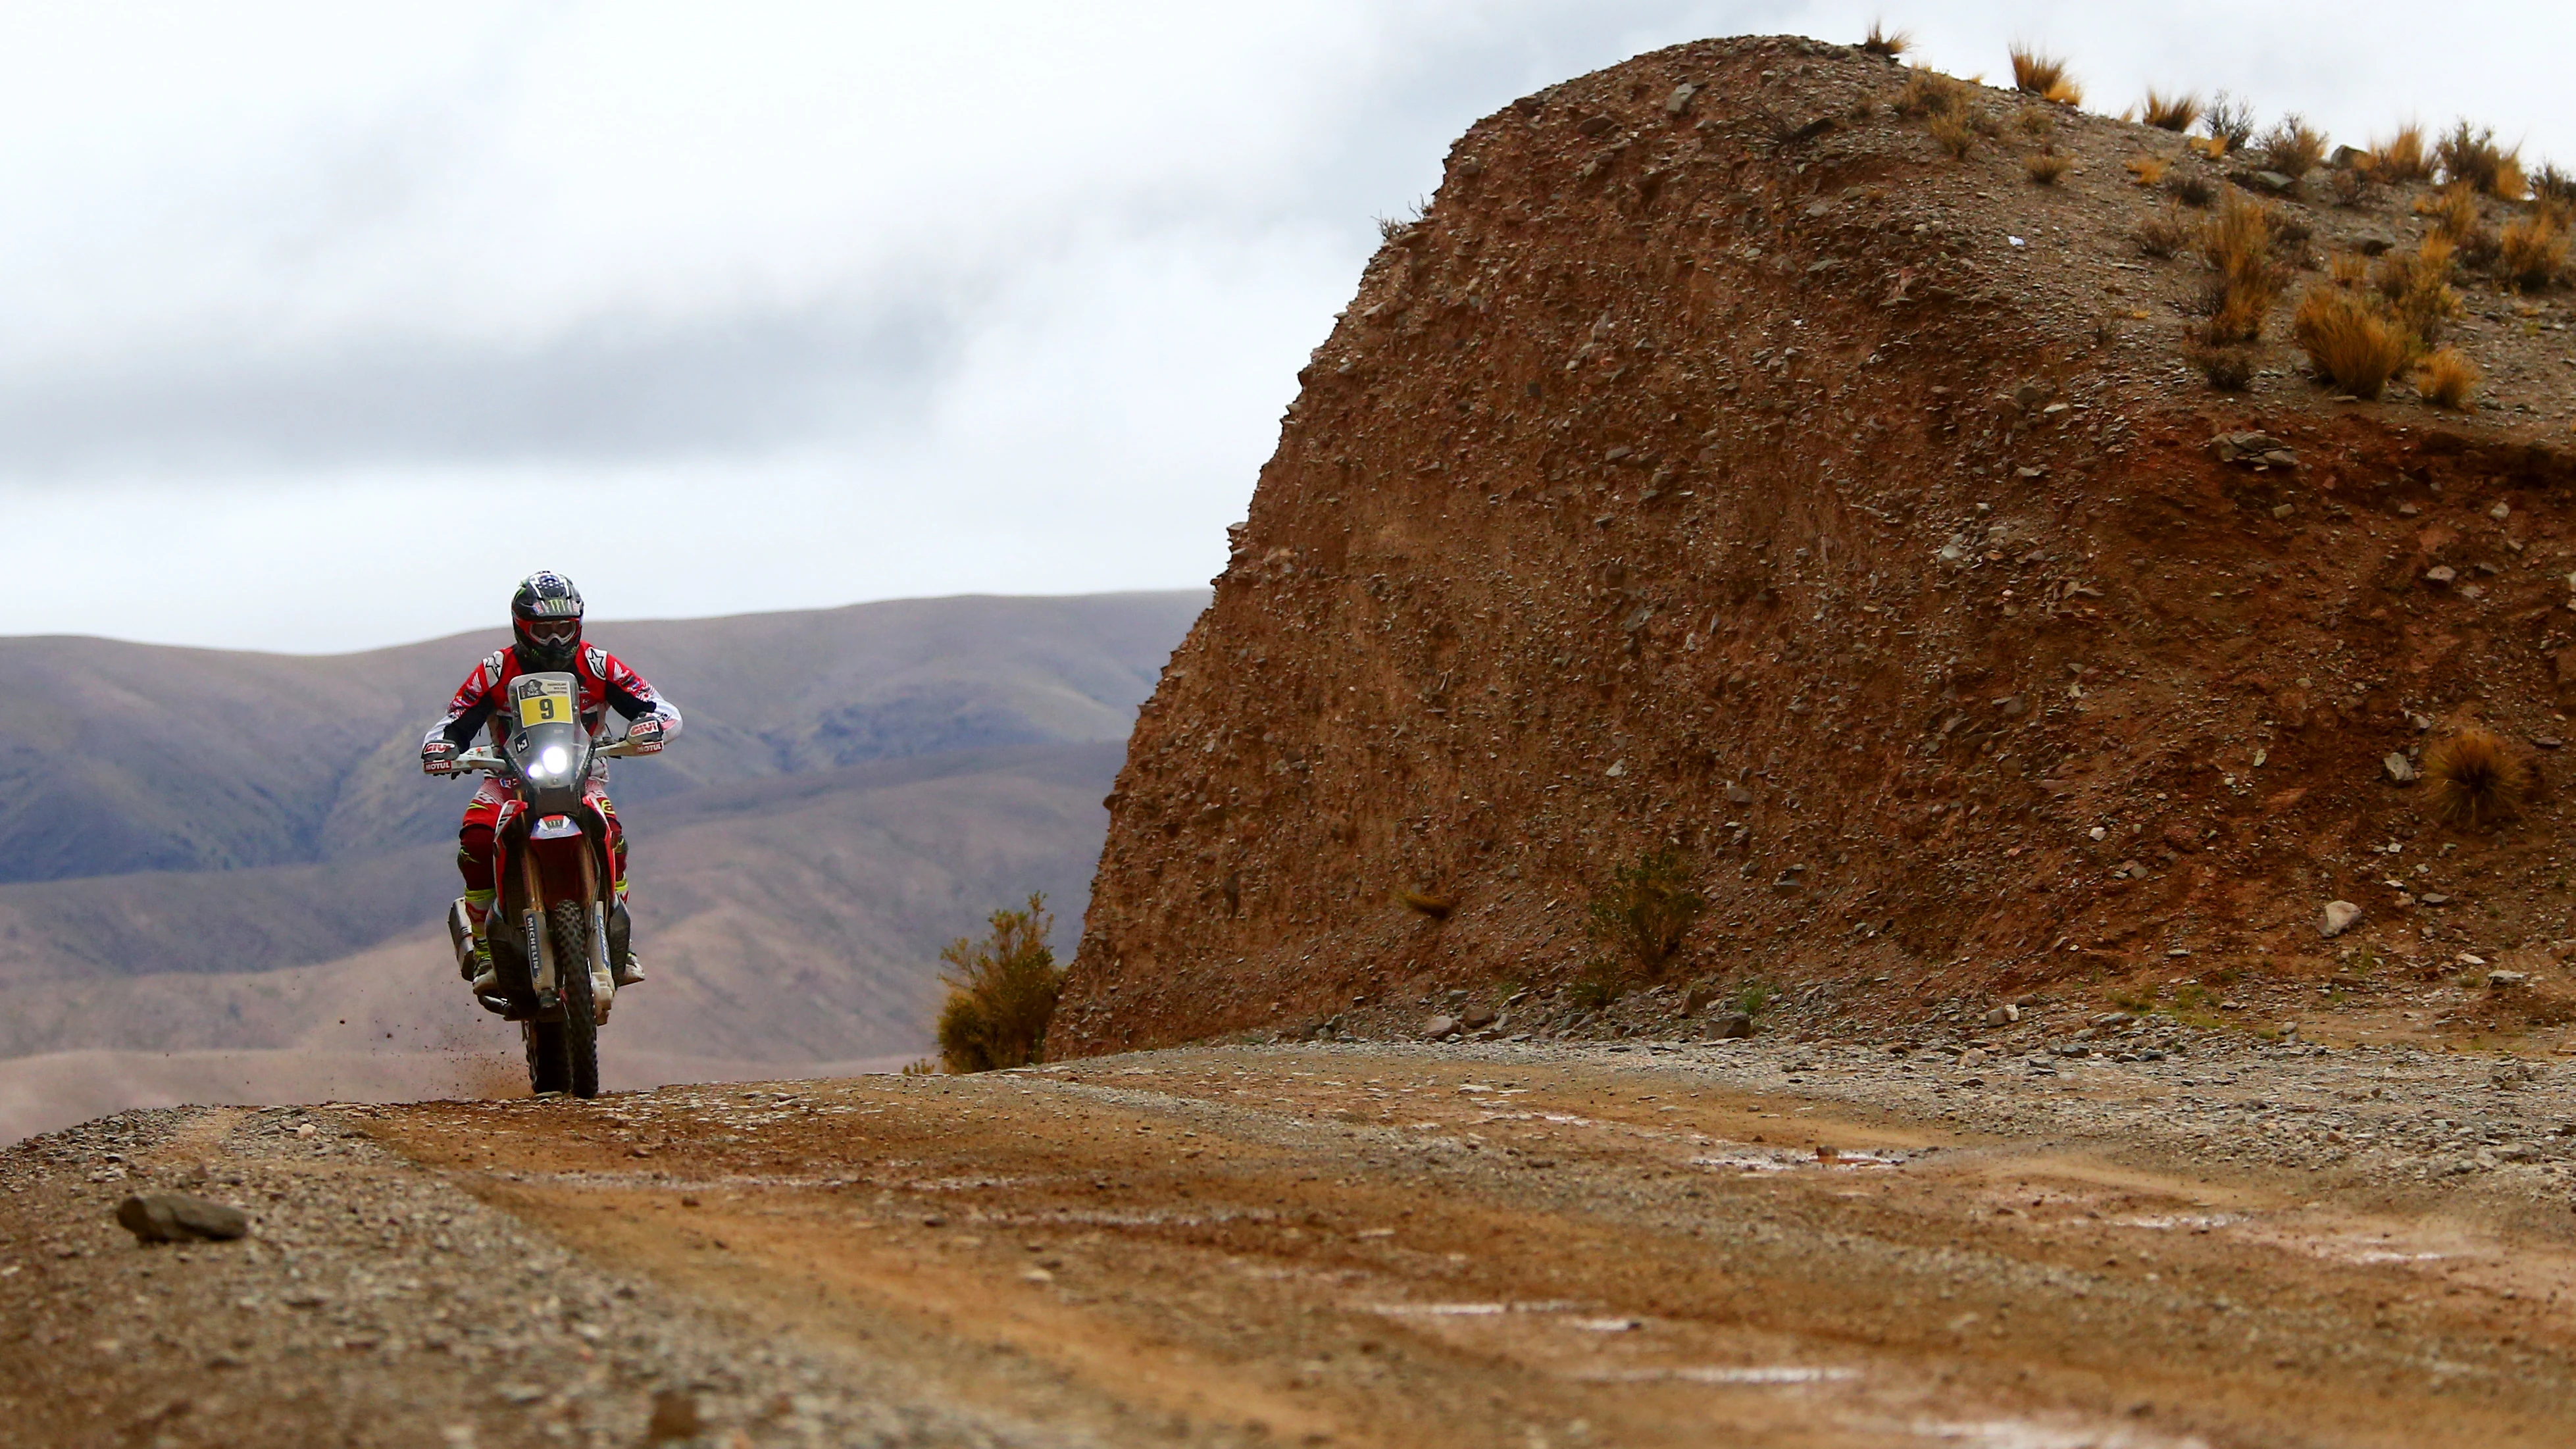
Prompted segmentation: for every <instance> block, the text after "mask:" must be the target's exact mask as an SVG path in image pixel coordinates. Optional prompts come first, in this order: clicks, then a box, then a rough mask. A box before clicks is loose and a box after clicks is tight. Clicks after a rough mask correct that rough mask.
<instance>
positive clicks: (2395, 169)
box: [2362, 122, 2433, 186]
mask: <svg viewBox="0 0 2576 1449" xmlns="http://www.w3.org/2000/svg"><path fill="white" fill-rule="evenodd" d="M2362 165H2363V167H2364V168H2365V169H2367V170H2368V171H2369V172H2370V179H2371V180H2373V181H2378V182H2383V183H2385V184H2387V185H2390V186H2402V185H2405V184H2407V183H2409V182H2415V181H2430V180H2432V179H2433V158H2432V157H2431V156H2430V155H2429V154H2428V153H2427V152H2426V151H2425V149H2424V128H2423V127H2422V126H2419V125H2415V124H2413V123H2411V122H2410V123H2408V124H2406V125H2403V126H2400V127H2398V128H2397V134H2396V135H2394V136H2391V137H2389V138H2388V139H2387V140H2385V141H2374V142H2372V143H2371V147H2370V154H2369V155H2368V156H2366V157H2364V158H2363V160H2362Z"/></svg>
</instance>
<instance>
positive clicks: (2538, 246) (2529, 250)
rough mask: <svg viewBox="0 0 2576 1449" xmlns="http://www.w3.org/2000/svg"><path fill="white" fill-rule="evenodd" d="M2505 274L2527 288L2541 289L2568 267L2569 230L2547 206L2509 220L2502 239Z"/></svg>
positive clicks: (2531, 290)
mask: <svg viewBox="0 0 2576 1449" xmlns="http://www.w3.org/2000/svg"><path fill="white" fill-rule="evenodd" d="M2498 247H2499V250H2498V258H2499V260H2500V261H2501V262H2502V264H2503V266H2504V274H2505V275H2506V276H2507V277H2509V278H2511V279H2512V281H2513V284H2514V285H2515V286H2517V287H2520V288H2522V289H2523V290H2524V291H2526V292H2537V291H2539V290H2541V289H2542V288H2544V287H2547V286H2549V285H2550V284H2551V283H2553V282H2556V281H2557V280H2558V277H2559V274H2560V273H2561V272H2564V271H2566V270H2567V232H2566V228H2565V226H2564V225H2563V224H2562V223H2561V222H2560V220H2559V218H2558V214H2557V213H2556V212H2555V211H2553V210H2551V209H2549V208H2546V207H2543V208H2541V209H2539V210H2536V211H2534V212H2532V213H2531V215H2529V216H2526V217H2523V218H2521V219H2519V220H2517V221H2513V222H2510V223H2508V224H2507V225H2506V226H2505V229H2504V236H2503V237H2502V239H2501V240H2500V241H2499V243H2498Z"/></svg>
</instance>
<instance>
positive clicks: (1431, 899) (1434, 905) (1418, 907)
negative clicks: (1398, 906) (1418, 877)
mask: <svg viewBox="0 0 2576 1449" xmlns="http://www.w3.org/2000/svg"><path fill="white" fill-rule="evenodd" d="M1395 898H1396V899H1397V900H1398V901H1401V902H1402V903H1403V904H1404V908H1405V909H1406V910H1408V911H1412V912H1414V913H1415V914H1417V915H1424V916H1429V917H1430V918H1431V919H1433V920H1435V921H1445V920H1447V919H1449V917H1450V915H1451V914H1452V913H1454V912H1455V911H1456V910H1457V909H1458V898H1457V897H1456V896H1444V895H1441V894H1440V893H1439V892H1437V891H1410V890H1408V891H1397V892H1396V893H1395Z"/></svg>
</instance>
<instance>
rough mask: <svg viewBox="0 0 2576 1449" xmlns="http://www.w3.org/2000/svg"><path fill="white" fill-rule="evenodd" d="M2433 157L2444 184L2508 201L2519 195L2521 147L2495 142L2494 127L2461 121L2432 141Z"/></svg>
mask: <svg viewBox="0 0 2576 1449" xmlns="http://www.w3.org/2000/svg"><path fill="white" fill-rule="evenodd" d="M2433 160H2434V162H2435V164H2437V165H2438V166H2440V168H2441V171H2442V180H2443V182H2444V184H2446V185H2453V186H2458V185H2466V186H2469V187H2471V188H2473V189H2475V190H2477V191H2480V192H2483V193H2485V194H2486V195H2488V196H2501V197H2505V198H2507V199H2509V200H2511V199H2518V198H2520V197H2521V195H2522V194H2523V180H2522V148H2521V147H2519V146H2516V147H2514V148H2512V149H2511V150H2507V149H2505V148H2503V147H2500V146H2498V145H2496V139H2495V128H2494V127H2492V126H2474V127H2473V126H2471V125H2470V124H2469V123H2468V122H2466V121H2461V122H2459V123H2458V124H2456V125H2454V126H2452V127H2451V129H2449V130H2448V131H2445V132H2443V133H2442V139H2441V140H2439V141H2436V142H2434V143H2433Z"/></svg>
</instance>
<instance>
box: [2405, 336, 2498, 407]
mask: <svg viewBox="0 0 2576 1449" xmlns="http://www.w3.org/2000/svg"><path fill="white" fill-rule="evenodd" d="M2484 381H2486V374H2485V373H2483V372H2480V371H2479V370H2478V365H2477V364H2476V363H2474V362H2471V361H2469V359H2468V356H2467V354H2465V353H2463V352H2461V351H2460V349H2458V348H2456V347H2442V348H2436V349H2435V350H2434V351H2433V353H2432V354H2431V355H2430V356H2428V357H2426V358H2425V359H2424V360H2423V361H2422V362H2419V363H2417V364H2415V391H2416V392H2417V393H2419V394H2421V395H2422V396H2423V399H2424V401H2426V402H2428V403H2431V404H2432V405H2433V406H2435V407H2437V408H2448V409H2451V410H2452V411H2454V412H2457V411H2460V410H2462V409H2464V408H2466V407H2468V406H2469V403H2470V401H2471V400H2472V399H2473V398H2475V397H2476V396H2477V392H2478V384H2479V383H2481V382H2484Z"/></svg>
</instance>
